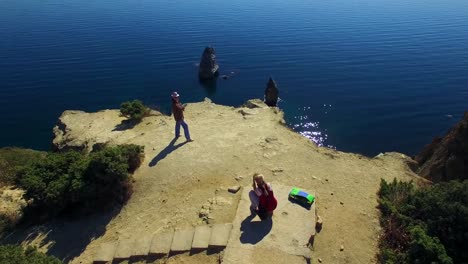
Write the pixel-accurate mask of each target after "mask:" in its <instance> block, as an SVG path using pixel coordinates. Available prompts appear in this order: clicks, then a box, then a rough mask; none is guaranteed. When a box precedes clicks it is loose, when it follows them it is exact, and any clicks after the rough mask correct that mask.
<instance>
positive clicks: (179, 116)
mask: <svg viewBox="0 0 468 264" xmlns="http://www.w3.org/2000/svg"><path fill="white" fill-rule="evenodd" d="M172 114H174V119H175V121H182V120H184V107H183V106H182V104H181V103H180V102H177V101H175V100H174V99H172Z"/></svg>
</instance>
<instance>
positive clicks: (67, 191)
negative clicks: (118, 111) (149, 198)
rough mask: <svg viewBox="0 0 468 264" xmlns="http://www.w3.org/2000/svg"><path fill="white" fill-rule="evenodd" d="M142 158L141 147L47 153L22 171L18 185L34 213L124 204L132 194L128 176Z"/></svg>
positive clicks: (130, 146) (18, 178) (128, 146)
mask: <svg viewBox="0 0 468 264" xmlns="http://www.w3.org/2000/svg"><path fill="white" fill-rule="evenodd" d="M142 158H143V147H142V146H136V145H120V146H113V147H106V148H104V149H102V150H99V151H97V152H93V153H90V154H89V155H85V154H82V153H79V152H75V151H68V152H64V153H49V154H47V156H46V157H45V158H44V159H41V160H38V161H36V162H33V163H31V164H30V165H28V166H25V167H24V168H22V169H21V170H20V171H19V172H18V177H17V184H18V185H19V186H20V187H21V188H23V189H25V190H26V196H27V198H32V199H33V205H34V207H35V208H36V209H39V210H41V211H44V212H47V213H52V214H54V213H59V212H61V211H62V210H64V209H66V208H67V207H70V206H79V207H80V206H81V207H83V206H84V207H86V208H88V207H92V206H95V205H97V204H100V203H103V202H109V201H115V200H117V201H119V202H125V201H126V199H128V194H129V193H130V192H131V184H130V179H129V176H130V173H132V172H133V171H134V170H135V169H136V168H137V167H138V166H139V165H140V163H141V160H142Z"/></svg>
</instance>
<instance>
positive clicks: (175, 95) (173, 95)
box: [171, 92, 179, 98]
mask: <svg viewBox="0 0 468 264" xmlns="http://www.w3.org/2000/svg"><path fill="white" fill-rule="evenodd" d="M171 96H172V98H176V97H179V94H178V93H177V92H173V93H172V94H171Z"/></svg>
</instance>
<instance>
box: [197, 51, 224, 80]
mask: <svg viewBox="0 0 468 264" xmlns="http://www.w3.org/2000/svg"><path fill="white" fill-rule="evenodd" d="M218 70H219V65H218V64H217V63H216V55H215V50H214V48H212V47H206V48H205V50H204V51H203V54H202V57H201V60H200V67H199V69H198V76H199V78H200V79H201V80H210V79H214V78H215V77H216V76H217V75H218Z"/></svg>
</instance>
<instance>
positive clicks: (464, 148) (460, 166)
mask: <svg viewBox="0 0 468 264" xmlns="http://www.w3.org/2000/svg"><path fill="white" fill-rule="evenodd" d="M415 160H416V161H417V162H418V163H419V165H420V167H419V169H418V170H417V173H418V174H419V175H421V176H423V177H426V178H429V179H431V180H433V181H436V182H438V181H448V180H453V179H462V180H464V179H468V112H466V113H465V115H464V117H463V119H462V120H461V121H460V122H458V124H456V125H455V126H454V127H453V128H452V129H450V130H449V131H448V133H447V134H446V135H445V136H444V137H443V138H439V137H437V138H435V139H434V140H433V141H432V143H431V144H429V145H427V146H425V147H424V149H423V150H422V151H421V153H419V154H418V155H417V156H416V157H415Z"/></svg>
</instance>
